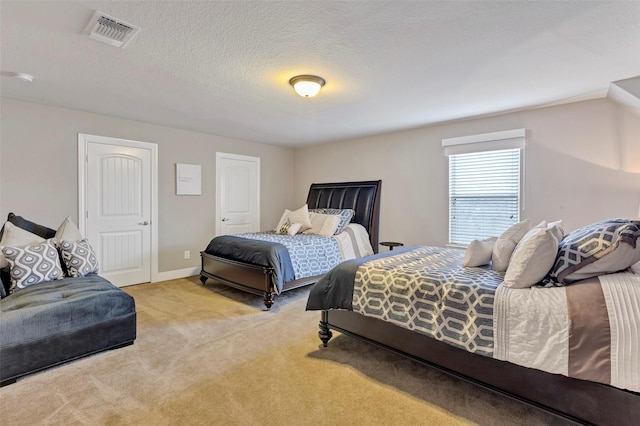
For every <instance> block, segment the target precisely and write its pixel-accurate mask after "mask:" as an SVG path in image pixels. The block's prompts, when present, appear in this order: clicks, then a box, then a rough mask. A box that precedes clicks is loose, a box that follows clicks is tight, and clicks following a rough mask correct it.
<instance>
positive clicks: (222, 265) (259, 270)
mask: <svg viewBox="0 0 640 426" xmlns="http://www.w3.org/2000/svg"><path fill="white" fill-rule="evenodd" d="M381 185H382V181H380V180H376V181H362V182H338V183H313V184H311V187H310V188H309V194H308V196H307V205H308V206H309V209H319V208H334V209H353V210H354V211H355V212H356V213H355V216H354V217H353V219H352V220H351V222H352V223H359V224H361V225H362V226H364V227H365V229H366V230H367V232H369V240H370V241H371V246H372V247H373V250H374V252H376V253H377V252H378V224H379V218H380V189H381ZM200 256H201V260H202V268H201V271H200V281H202V283H203V284H204V283H205V282H206V281H207V279H208V278H211V279H214V280H217V281H219V282H221V283H223V284H226V285H228V286H231V287H234V288H237V289H239V290H243V291H246V292H249V293H252V294H256V295H258V296H263V297H264V304H265V306H266V307H267V309H270V308H271V306H272V305H273V301H274V299H273V296H274V292H273V286H272V284H271V282H272V281H271V277H272V275H273V273H274V270H273V268H270V267H266V266H260V265H255V264H251V263H246V262H240V261H237V260H231V259H226V258H223V257H218V256H213V255H211V254H208V253H205V252H204V251H202V252H200ZM321 277H322V275H316V276H313V277H307V278H301V279H296V280H293V281H290V282H288V283H284V285H283V287H282V291H288V290H293V289H294V288H299V287H302V286H306V285H309V284H313V283H315V282H316V281H318V280H319V279H320V278H321Z"/></svg>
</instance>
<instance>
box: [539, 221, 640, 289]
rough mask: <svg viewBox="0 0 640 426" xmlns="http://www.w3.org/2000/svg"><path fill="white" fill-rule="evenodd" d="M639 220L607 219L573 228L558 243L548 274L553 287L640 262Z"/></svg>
mask: <svg viewBox="0 0 640 426" xmlns="http://www.w3.org/2000/svg"><path fill="white" fill-rule="evenodd" d="M639 238H640V220H630V219H608V220H604V221H602V222H598V223H594V224H592V225H588V226H585V227H583V228H579V229H576V230H575V231H573V232H570V233H569V234H567V235H566V236H565V237H564V239H563V240H562V241H561V242H560V248H559V251H558V255H557V257H556V259H555V263H554V265H553V268H552V269H551V271H550V272H549V277H548V278H549V280H550V281H551V282H553V283H554V284H556V285H564V284H570V283H572V282H574V281H578V280H583V279H586V278H590V277H595V276H598V275H602V274H609V273H613V272H618V271H621V270H624V269H627V268H628V267H629V266H631V265H633V264H634V263H636V262H640V244H639V243H638V239H639Z"/></svg>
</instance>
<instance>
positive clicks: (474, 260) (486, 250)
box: [462, 237, 498, 268]
mask: <svg viewBox="0 0 640 426" xmlns="http://www.w3.org/2000/svg"><path fill="white" fill-rule="evenodd" d="M497 239H498V237H491V238H486V239H484V240H473V241H471V242H470V243H469V245H468V246H467V250H466V251H465V252H464V260H463V261H462V266H466V267H470V268H471V267H475V266H481V265H486V264H487V263H489V262H491V255H492V253H493V246H494V245H495V243H496V240H497Z"/></svg>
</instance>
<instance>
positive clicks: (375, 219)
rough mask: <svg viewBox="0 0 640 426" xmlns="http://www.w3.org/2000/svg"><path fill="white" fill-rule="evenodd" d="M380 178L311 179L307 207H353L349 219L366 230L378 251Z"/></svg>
mask: <svg viewBox="0 0 640 426" xmlns="http://www.w3.org/2000/svg"><path fill="white" fill-rule="evenodd" d="M381 186H382V181H381V180H371V181H363V182H337V183H312V184H311V187H310V188H309V195H308V197H307V204H308V205H309V208H310V209H321V208H332V209H353V210H354V211H355V212H356V214H355V216H354V217H353V219H352V220H351V222H355V223H359V224H360V225H362V226H364V227H365V229H366V230H367V232H369V240H370V241H371V247H373V251H374V252H375V253H377V252H378V224H379V220H380V187H381Z"/></svg>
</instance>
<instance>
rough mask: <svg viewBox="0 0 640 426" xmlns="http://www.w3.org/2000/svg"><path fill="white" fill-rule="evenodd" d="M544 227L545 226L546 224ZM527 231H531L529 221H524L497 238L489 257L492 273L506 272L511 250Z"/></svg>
mask: <svg viewBox="0 0 640 426" xmlns="http://www.w3.org/2000/svg"><path fill="white" fill-rule="evenodd" d="M544 226H545V227H546V226H547V224H546V222H545V224H544ZM529 229H531V220H529V219H525V220H523V221H522V222H518V223H516V224H515V225H512V226H511V227H510V228H509V229H507V230H506V231H504V232H503V233H502V235H500V236H499V237H498V239H497V240H496V244H495V245H494V246H493V253H492V255H491V263H492V268H493V270H494V271H499V272H504V271H506V270H507V267H508V266H509V259H510V258H511V254H512V253H513V250H514V249H515V248H516V245H518V242H519V241H520V240H521V239H522V237H524V236H525V234H526V233H527V232H528V231H529Z"/></svg>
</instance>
